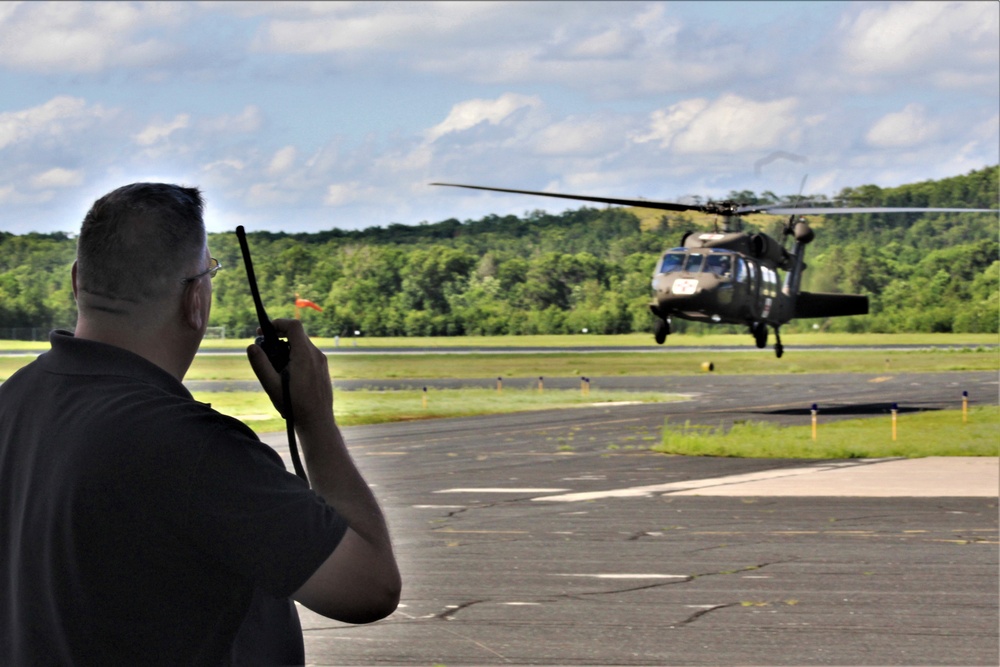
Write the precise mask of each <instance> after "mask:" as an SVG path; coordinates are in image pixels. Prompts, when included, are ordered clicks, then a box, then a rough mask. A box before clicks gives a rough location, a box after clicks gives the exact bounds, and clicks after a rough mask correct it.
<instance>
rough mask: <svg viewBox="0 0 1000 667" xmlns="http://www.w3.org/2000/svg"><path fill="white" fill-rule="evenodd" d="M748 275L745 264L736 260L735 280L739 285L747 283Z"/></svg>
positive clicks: (740, 260)
mask: <svg viewBox="0 0 1000 667" xmlns="http://www.w3.org/2000/svg"><path fill="white" fill-rule="evenodd" d="M749 277H750V275H749V274H748V273H747V263H746V262H744V261H743V260H742V259H739V258H737V259H736V280H738V281H739V282H741V283H745V282H747V279H748V278H749Z"/></svg>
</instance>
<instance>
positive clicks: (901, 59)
mask: <svg viewBox="0 0 1000 667" xmlns="http://www.w3.org/2000/svg"><path fill="white" fill-rule="evenodd" d="M856 7H857V9H856V10H855V11H853V12H852V13H851V14H848V15H846V16H845V17H844V18H843V19H842V22H841V25H840V30H841V33H842V36H841V37H839V39H840V40H842V41H841V44H842V45H841V53H842V58H843V63H844V65H845V66H846V68H847V70H848V73H849V74H854V75H864V76H868V75H890V74H901V73H908V74H914V75H919V76H921V77H922V78H923V79H924V80H926V79H927V78H939V79H940V80H941V81H942V82H945V81H950V82H951V83H952V85H963V84H964V83H967V82H972V81H980V82H981V81H982V80H983V79H982V77H983V75H984V74H985V75H986V76H988V77H989V78H991V79H993V80H995V79H996V63H997V61H998V59H1000V44H998V39H997V29H998V7H1000V5H998V4H997V3H996V2H897V3H889V4H881V3H880V4H875V5H871V4H860V3H859V4H858V5H857V6H856Z"/></svg>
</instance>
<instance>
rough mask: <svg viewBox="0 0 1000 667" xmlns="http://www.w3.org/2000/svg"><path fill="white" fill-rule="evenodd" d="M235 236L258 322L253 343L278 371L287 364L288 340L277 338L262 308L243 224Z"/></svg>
mask: <svg viewBox="0 0 1000 667" xmlns="http://www.w3.org/2000/svg"><path fill="white" fill-rule="evenodd" d="M236 238H238V239H239V241H240V250H241V251H242V252H243V266H245V267H246V269H247V282H249V283H250V294H251V295H252V296H253V305H254V308H256V309H257V320H258V321H259V322H260V332H261V334H263V335H261V336H257V338H256V340H254V343H256V344H257V345H260V346H261V347H262V348H263V349H264V353H265V354H266V355H267V358H268V359H269V360H270V361H271V365H272V366H274V370H276V371H278V372H279V373H280V372H282V371H283V370H285V367H286V366H288V350H289V348H288V341H285V340H282V339H281V338H278V332H277V331H275V329H274V325H273V324H271V320H270V319H269V318H268V316H267V312H265V310H264V304H263V303H261V300H260V291H259V290H258V289H257V278H256V277H255V276H254V272H253V261H252V260H251V259H250V246H249V245H247V234H246V231H245V230H244V229H243V225H240V226H239V227H237V228H236Z"/></svg>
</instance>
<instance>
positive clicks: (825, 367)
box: [0, 334, 1000, 458]
mask: <svg viewBox="0 0 1000 667" xmlns="http://www.w3.org/2000/svg"><path fill="white" fill-rule="evenodd" d="M746 338H747V337H746V336H731V335H706V336H691V337H687V338H685V337H684V336H675V337H672V338H671V339H670V344H669V345H667V346H665V347H663V348H660V349H657V350H655V351H648V352H647V351H640V352H635V351H622V352H593V353H590V352H574V351H571V350H566V351H563V352H560V351H558V350H554V351H550V352H543V353H530V354H519V353H509V354H502V353H501V354H486V353H475V352H470V353H465V354H450V353H434V352H433V348H434V347H444V346H446V347H498V346H500V347H523V346H538V347H554V348H559V347H573V346H596V345H607V346H612V347H624V346H633V345H649V340H648V336H645V335H628V336H558V337H556V336H523V337H495V338H488V337H482V338H477V337H464V338H425V339H410V338H403V339H366V340H363V341H360V342H359V347H360V348H363V347H365V346H371V347H403V346H405V347H428V348H429V351H428V352H427V353H421V354H398V355H393V354H364V353H363V352H360V353H359V352H354V351H353V350H352V353H351V354H337V353H336V352H334V353H333V354H331V355H330V356H329V359H330V368H331V372H332V374H333V377H334V379H335V380H337V379H344V380H346V379H355V380H357V379H360V380H381V379H433V378H492V377H503V378H505V379H513V378H536V377H539V376H543V377H579V376H587V377H590V378H593V379H595V380H596V381H597V384H598V388H595V390H594V391H592V392H591V393H590V395H589V396H584V395H582V394H581V392H579V391H569V390H553V389H549V390H546V391H545V392H543V393H542V394H539V393H538V392H537V390H524V389H522V390H515V389H510V388H508V389H504V391H503V393H502V394H498V393H497V392H496V391H495V390H491V389H463V390H433V391H430V392H428V394H427V405H426V407H425V406H424V404H423V400H424V397H423V392H419V391H388V392H375V391H338V392H337V394H336V399H335V412H336V415H337V418H338V421H339V422H340V423H341V424H343V425H351V424H371V423H381V422H389V421H408V420H417V419H436V418H443V417H460V416H471V415H481V414H506V413H514V412H521V411H526V410H537V409H557V408H558V409H562V408H572V407H575V406H581V405H590V404H594V403H613V402H618V401H642V402H661V401H668V400H677V397H675V396H671V395H668V394H655V393H633V392H606V391H603V390H600V389H599V379H600V378H601V377H611V376H630V375H634V376H672V375H693V374H699V373H705V372H706V371H704V370H703V364H704V363H705V362H711V363H712V364H714V369H715V370H714V371H713V372H714V373H716V374H720V375H725V374H759V375H766V374H772V375H781V374H788V373H846V372H852V373H870V374H876V375H880V376H892V375H895V374H899V373H916V372H949V371H994V372H996V371H998V370H1000V351H998V350H997V349H996V348H994V347H985V346H991V345H996V343H997V336H994V335H985V336H984V335H971V334H970V335H958V334H956V335H948V334H912V335H909V334H901V335H872V334H868V335H849V334H801V335H799V336H787V337H785V343H786V345H788V346H791V345H833V346H843V347H845V348H848V349H845V350H831V351H822V352H816V351H809V350H795V349H794V348H792V349H787V350H786V353H785V356H784V358H782V359H776V358H775V357H774V354H773V352H772V351H771V350H769V349H768V350H757V349H756V348H754V347H752V345H750V344H748V341H747V340H746ZM316 342H317V343H318V344H320V345H321V346H329V347H333V342H332V341H326V340H322V339H321V340H318V341H316ZM248 344H249V341H247V340H242V341H233V340H228V341H206V342H205V345H204V347H211V348H212V349H218V348H220V347H222V348H225V349H232V350H234V351H235V350H240V349H243V348H245V347H246V346H247V345H248ZM930 344H937V345H956V346H959V345H963V346H969V345H972V346H979V347H976V348H971V349H970V348H963V349H955V350H929V349H925V350H908V351H872V350H862V349H850V348H852V347H858V346H864V345H930ZM348 345H350V343H348V342H345V341H342V342H341V346H342V347H346V346H348ZM731 345H746V347H747V350H746V351H739V352H732V351H725V352H716V351H697V352H695V351H685V347H690V346H698V347H703V346H704V347H710V346H731ZM45 349H48V343H21V342H16V341H6V342H5V341H0V380H4V379H6V378H8V377H10V375H11V374H12V373H14V372H15V371H16V370H17V369H18V368H20V367H22V366H23V365H25V364H27V363H28V362H30V361H31V360H32V359H33V358H34V355H31V354H27V355H23V354H22V355H10V354H8V355H6V356H4V355H3V353H4V352H17V351H19V350H37V351H43V350H45ZM186 379H188V380H223V381H224V380H255V377H254V375H253V371H252V370H251V369H250V366H249V364H248V363H247V361H246V358H245V357H244V356H243V355H241V354H211V353H203V354H199V355H198V356H197V357H196V359H195V361H194V363H193V365H192V367H191V369H190V371H189V373H188V375H187V378H186ZM195 398H196V399H198V400H200V401H203V402H207V403H211V404H212V405H213V407H215V408H216V409H218V410H219V411H220V412H223V413H225V414H229V415H231V416H234V417H236V418H238V419H241V420H243V421H245V422H246V423H247V424H249V425H250V426H251V427H252V428H254V430H256V431H257V432H260V433H263V432H268V431H280V430H283V428H284V422H283V421H281V419H280V418H279V417H278V415H277V413H276V411H275V410H274V408H273V407H272V406H271V404H270V402H269V401H268V399H267V397H266V396H265V395H264V394H263V392H246V391H234V392H198V393H196V394H195ZM807 420H808V418H807ZM883 422H887V418H886V419H879V418H870V419H861V420H853V421H850V422H848V421H841V422H833V423H830V424H823V425H822V426H821V428H820V431H819V436H820V437H819V438H818V439H817V440H816V441H813V440H812V438H811V432H810V427H809V425H808V423H806V424H805V425H803V426H801V427H794V428H780V427H776V426H773V425H770V424H742V425H737V426H736V427H735V428H733V429H732V430H731V431H729V432H728V433H724V432H721V431H708V430H706V429H704V428H702V427H684V426H681V425H676V424H668V425H667V427H666V428H665V430H664V443H663V445H662V449H661V446H658V447H657V449H658V450H661V451H664V452H668V453H674V454H681V453H683V454H690V455H705V456H745V457H760V456H766V457H778V458H850V457H865V458H869V457H883V456H931V455H935V456H957V455H973V456H996V455H997V445H998V443H1000V424H998V419H997V410H996V408H995V407H987V408H975V409H974V410H973V411H972V412H971V413H970V419H969V424H967V425H962V424H961V423H960V417H959V418H958V421H956V420H955V418H954V416H953V415H952V416H949V413H948V412H938V413H930V412H928V413H919V414H907V415H904V416H900V417H899V423H898V425H899V434H900V435H899V438H898V440H897V442H896V443H893V442H892V441H891V439H889V440H888V442H886V440H887V438H888V437H887V436H886V434H887V433H888V432H889V427H888V426H887V424H886V423H883ZM959 427H961V428H959ZM803 434H805V435H803Z"/></svg>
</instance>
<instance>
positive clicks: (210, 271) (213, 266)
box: [181, 257, 222, 283]
mask: <svg viewBox="0 0 1000 667" xmlns="http://www.w3.org/2000/svg"><path fill="white" fill-rule="evenodd" d="M221 268H222V264H220V263H219V260H217V259H216V258H214V257H211V258H209V267H208V268H207V269H205V270H204V271H202V272H201V273H199V274H198V275H196V276H191V277H190V278H185V279H184V280H182V281H181V282H182V283H191V282H194V281H195V280H198V278H201V277H202V276H208V277H209V278H214V277H215V274H216V273H218V272H219V269H221Z"/></svg>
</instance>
